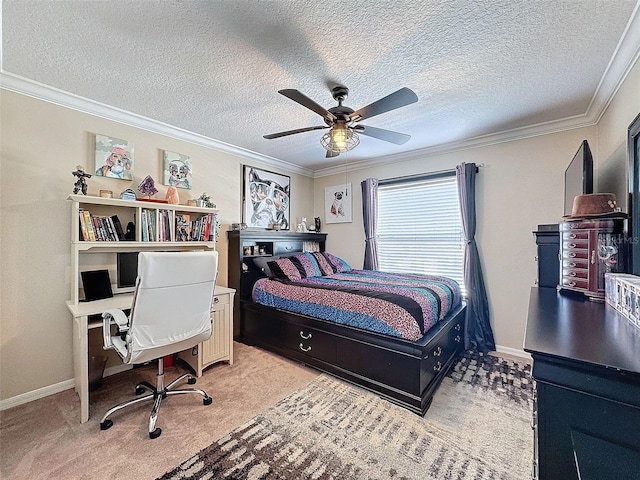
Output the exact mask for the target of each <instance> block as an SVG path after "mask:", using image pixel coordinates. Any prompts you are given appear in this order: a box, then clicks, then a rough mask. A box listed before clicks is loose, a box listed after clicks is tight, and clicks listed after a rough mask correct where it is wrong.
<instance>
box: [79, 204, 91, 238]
mask: <svg viewBox="0 0 640 480" xmlns="http://www.w3.org/2000/svg"><path fill="white" fill-rule="evenodd" d="M78 216H79V217H80V236H79V237H78V238H79V239H80V240H84V241H85V242H88V241H89V230H88V229H87V224H86V223H85V220H84V210H82V209H80V211H79V215H78Z"/></svg>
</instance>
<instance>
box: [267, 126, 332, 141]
mask: <svg viewBox="0 0 640 480" xmlns="http://www.w3.org/2000/svg"><path fill="white" fill-rule="evenodd" d="M325 128H329V127H328V126H326V125H318V126H317V127H305V128H298V129H296V130H287V131H286V132H278V133H271V134H269V135H263V138H266V139H268V140H271V139H272V138H280V137H286V136H287V135H293V134H295V133H302V132H310V131H311V130H323V129H325Z"/></svg>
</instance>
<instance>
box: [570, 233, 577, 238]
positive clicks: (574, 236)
mask: <svg viewBox="0 0 640 480" xmlns="http://www.w3.org/2000/svg"><path fill="white" fill-rule="evenodd" d="M576 237H577V235H576V234H575V233H570V234H569V238H572V239H573V238H576Z"/></svg>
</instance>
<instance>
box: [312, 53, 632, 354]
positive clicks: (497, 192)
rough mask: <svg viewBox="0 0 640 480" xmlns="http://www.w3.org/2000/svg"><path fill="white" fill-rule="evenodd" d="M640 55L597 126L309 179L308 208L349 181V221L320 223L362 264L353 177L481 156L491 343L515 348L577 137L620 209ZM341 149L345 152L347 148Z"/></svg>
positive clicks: (319, 206) (598, 182)
mask: <svg viewBox="0 0 640 480" xmlns="http://www.w3.org/2000/svg"><path fill="white" fill-rule="evenodd" d="M638 92H640V63H638V62H636V64H635V66H634V67H633V69H632V70H631V72H630V73H629V75H628V76H627V78H626V80H625V82H624V83H623V84H622V85H621V87H620V88H619V90H618V91H617V93H616V95H615V97H614V98H613V100H612V101H611V103H610V105H609V106H608V108H607V110H606V112H605V114H604V115H603V117H602V119H601V120H600V122H599V123H598V125H596V126H592V127H588V128H580V129H575V130H568V131H565V132H560V133H555V134H551V135H543V136H538V137H533V138H528V139H524V140H517V141H513V142H506V143H502V144H498V145H492V146H487V147H480V148H473V149H469V150H462V151H459V152H453V153H448V154H442V155H434V156H429V157H426V156H425V157H424V158H423V159H420V160H411V161H407V162H403V163H395V164H392V165H387V166H376V167H373V168H368V169H361V170H353V171H349V170H348V169H345V172H344V173H340V174H337V175H332V176H328V177H321V178H317V179H316V182H315V194H314V196H315V198H314V205H315V212H316V215H318V214H321V217H322V218H323V219H324V213H323V209H324V188H325V187H327V186H332V185H338V184H343V183H351V184H352V187H353V193H354V194H353V223H341V224H331V225H326V226H325V227H323V229H324V231H325V232H327V233H328V234H329V235H328V237H327V248H328V249H329V250H330V251H332V252H334V253H336V254H337V255H339V256H341V257H343V258H344V259H345V260H347V261H348V262H349V263H350V264H351V265H353V266H354V267H357V268H361V267H362V262H363V257H364V231H363V227H362V207H361V205H362V198H361V192H360V182H361V181H362V180H364V179H365V178H368V177H374V178H379V179H385V178H392V177H399V176H403V175H414V174H418V173H428V172H434V171H439V170H445V169H452V168H455V166H456V165H457V164H459V163H461V162H475V163H476V164H484V165H485V166H484V167H483V168H481V169H480V173H479V174H478V177H477V185H476V190H477V191H476V201H477V219H478V227H477V236H476V239H477V241H478V249H479V251H480V256H481V261H482V265H483V268H484V274H485V282H486V286H487V292H488V297H489V308H490V314H491V323H492V326H493V329H494V334H495V338H496V344H497V345H498V346H499V347H502V349H503V350H507V351H508V350H510V349H514V350H521V349H522V345H523V341H524V331H525V325H526V319H527V310H528V302H529V290H530V288H531V286H532V285H534V282H535V279H536V277H537V271H536V269H537V265H536V263H535V256H536V243H535V238H534V236H533V235H532V231H533V230H535V229H536V227H537V225H538V224H545V223H557V222H558V221H559V220H560V219H561V217H562V215H563V196H564V170H565V168H566V167H567V165H568V164H569V161H570V160H571V158H572V157H573V155H574V154H575V152H576V151H577V149H578V147H579V146H580V142H581V141H582V140H584V139H587V140H588V141H589V144H590V146H591V149H592V152H593V155H594V162H595V167H596V172H595V188H596V191H598V192H613V193H615V194H616V195H617V197H618V199H619V200H620V205H621V206H622V207H623V209H624V210H625V211H626V194H627V189H628V187H627V184H628V182H627V170H628V167H627V162H628V156H627V128H628V126H629V124H630V123H631V121H632V120H633V119H634V118H635V116H636V115H638V112H640V95H639V94H638ZM347 155H348V154H347Z"/></svg>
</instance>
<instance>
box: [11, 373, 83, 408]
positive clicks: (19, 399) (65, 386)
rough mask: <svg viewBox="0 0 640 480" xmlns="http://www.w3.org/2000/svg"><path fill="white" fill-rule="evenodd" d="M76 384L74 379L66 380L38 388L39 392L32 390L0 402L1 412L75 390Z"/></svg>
mask: <svg viewBox="0 0 640 480" xmlns="http://www.w3.org/2000/svg"><path fill="white" fill-rule="evenodd" d="M74 384H75V382H74V380H73V378H72V379H70V380H65V381H64V382H60V383H55V384H53V385H49V386H47V387H42V388H38V389H37V390H32V391H30V392H27V393H23V394H20V395H16V396H15V397H11V398H7V399H6V400H0V411H2V410H6V409H7V408H12V407H17V406H18V405H23V404H25V403H29V402H33V401H34V400H38V399H40V398H44V397H48V396H49V395H53V394H55V393H60V392H64V391H65V390H69V389H70V388H73V386H74Z"/></svg>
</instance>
